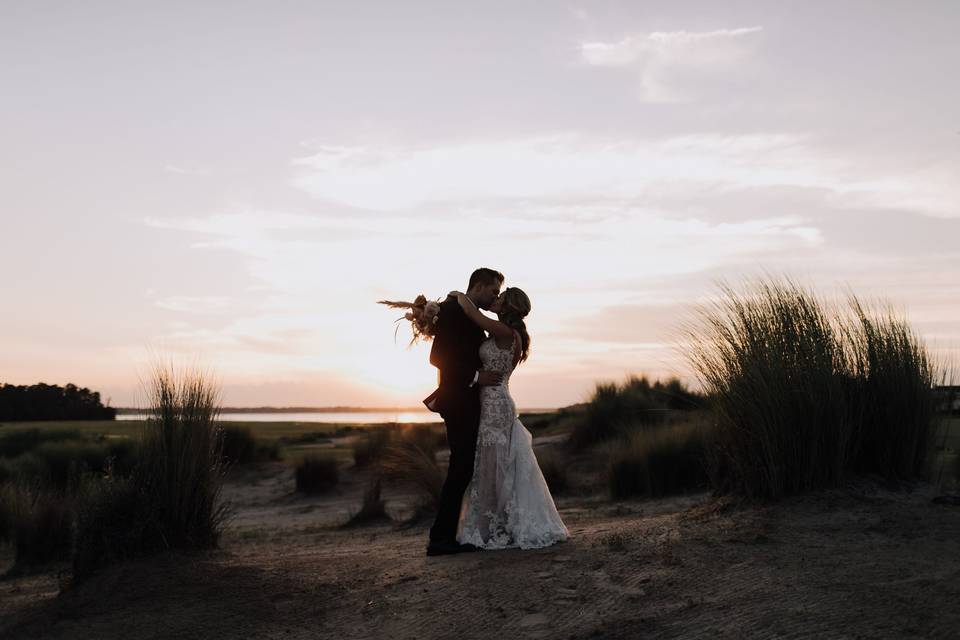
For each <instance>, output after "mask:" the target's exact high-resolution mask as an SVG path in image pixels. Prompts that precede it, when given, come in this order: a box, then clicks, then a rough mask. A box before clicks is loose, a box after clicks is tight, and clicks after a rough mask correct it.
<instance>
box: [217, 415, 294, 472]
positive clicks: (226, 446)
mask: <svg viewBox="0 0 960 640" xmlns="http://www.w3.org/2000/svg"><path fill="white" fill-rule="evenodd" d="M220 438H221V444H220V449H221V451H222V454H223V460H224V462H225V463H226V464H227V465H229V466H233V465H238V464H253V463H255V462H260V461H262V460H279V459H280V443H279V442H277V441H272V442H263V441H261V440H258V439H257V437H256V436H255V435H253V431H252V430H251V429H250V427H246V426H241V425H226V426H224V427H222V428H221V429H220Z"/></svg>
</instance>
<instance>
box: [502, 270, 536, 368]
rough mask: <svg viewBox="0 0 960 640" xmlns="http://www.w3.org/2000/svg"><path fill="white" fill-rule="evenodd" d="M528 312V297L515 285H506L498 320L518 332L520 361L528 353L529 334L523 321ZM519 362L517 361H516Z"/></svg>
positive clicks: (524, 358) (525, 357)
mask: <svg viewBox="0 0 960 640" xmlns="http://www.w3.org/2000/svg"><path fill="white" fill-rule="evenodd" d="M529 313H530V298H528V297H527V294H525V293H524V292H523V291H522V290H520V289H518V288H516V287H507V288H506V289H504V290H503V306H502V307H501V309H500V313H499V316H500V322H502V323H504V324H505V325H507V326H508V327H512V328H514V329H516V330H517V333H519V334H520V362H523V361H524V360H526V359H527V356H529V355H530V334H529V333H527V325H526V323H525V322H524V321H523V319H524V318H526V317H527V314H529ZM518 364H519V363H518Z"/></svg>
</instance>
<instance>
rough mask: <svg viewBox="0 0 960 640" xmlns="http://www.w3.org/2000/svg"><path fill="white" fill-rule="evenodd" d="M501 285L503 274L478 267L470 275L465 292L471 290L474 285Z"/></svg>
mask: <svg viewBox="0 0 960 640" xmlns="http://www.w3.org/2000/svg"><path fill="white" fill-rule="evenodd" d="M478 284H479V285H488V284H503V274H502V273H500V272H499V271H494V270H493V269H487V268H486V267H480V268H479V269H477V270H476V271H474V272H473V273H471V274H470V284H468V285H467V291H469V290H470V289H473V287H474V286H475V285H478Z"/></svg>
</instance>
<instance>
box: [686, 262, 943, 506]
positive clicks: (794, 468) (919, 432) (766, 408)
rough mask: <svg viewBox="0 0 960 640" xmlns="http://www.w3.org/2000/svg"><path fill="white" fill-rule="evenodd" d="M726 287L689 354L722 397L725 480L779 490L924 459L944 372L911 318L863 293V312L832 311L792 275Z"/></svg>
mask: <svg viewBox="0 0 960 640" xmlns="http://www.w3.org/2000/svg"><path fill="white" fill-rule="evenodd" d="M722 293H723V295H722V297H721V299H720V301H719V302H717V303H716V304H714V305H712V306H709V307H706V308H704V309H702V311H701V321H702V323H701V326H700V327H698V328H696V329H694V330H693V332H692V334H691V338H692V349H691V351H690V353H689V359H690V361H691V364H692V365H693V368H694V369H695V370H696V371H697V372H698V374H699V376H700V378H701V381H702V383H703V385H704V388H706V389H707V391H708V393H709V396H710V398H711V400H712V404H713V410H714V414H715V422H716V447H715V450H714V452H715V455H713V456H712V460H713V465H712V469H711V475H712V477H713V479H714V483H715V486H716V488H717V489H718V490H721V491H733V492H737V493H741V494H744V495H746V496H749V497H763V498H775V497H779V496H781V495H784V494H789V493H797V492H802V491H808V490H812V489H819V488H824V487H828V486H836V485H837V484H838V483H839V482H840V481H841V480H842V479H843V478H844V477H845V476H846V475H847V474H848V473H849V472H850V471H852V470H855V469H857V470H878V471H880V470H883V469H884V468H885V467H884V465H888V464H889V465H890V466H889V467H888V468H887V469H886V471H884V472H885V473H888V474H892V475H897V476H901V475H913V474H916V473H917V472H919V471H920V470H921V468H922V467H923V466H924V464H925V463H926V456H927V449H926V448H925V447H923V446H921V445H920V444H919V443H920V442H922V441H926V439H927V436H928V434H929V433H931V432H932V426H931V424H930V423H931V422H932V413H931V412H930V411H929V410H928V403H929V402H932V400H930V401H928V399H927V398H928V396H930V394H932V387H931V386H929V385H930V383H931V382H932V380H933V376H932V373H931V372H930V369H929V362H928V359H927V357H926V351H925V348H924V347H923V346H922V344H921V343H920V342H919V340H918V339H917V338H916V337H915V336H913V334H912V333H911V332H910V331H909V328H908V327H907V325H906V323H905V322H903V321H900V320H897V319H895V318H893V317H891V316H886V317H881V318H880V319H874V318H872V317H870V316H868V315H867V314H865V313H864V312H863V309H862V307H861V306H860V305H859V303H857V301H856V299H855V298H851V311H852V313H848V314H847V315H842V314H840V315H831V314H830V313H828V311H827V310H826V307H825V305H824V304H823V303H821V302H820V301H819V299H818V298H817V297H816V296H815V295H814V294H813V293H811V292H810V291H808V290H806V289H803V288H801V287H799V286H798V285H796V284H794V283H793V282H791V281H789V280H786V281H775V280H762V281H759V282H758V283H756V284H754V285H753V286H752V287H750V288H749V289H748V290H747V292H746V293H745V294H740V293H738V292H736V291H734V290H733V289H731V288H730V287H728V286H723V287H722ZM894 423H896V424H894ZM898 449H901V450H904V452H903V453H901V454H897V453H895V451H896V450H898ZM894 459H897V461H896V462H893V461H894ZM891 463H892V464H891Z"/></svg>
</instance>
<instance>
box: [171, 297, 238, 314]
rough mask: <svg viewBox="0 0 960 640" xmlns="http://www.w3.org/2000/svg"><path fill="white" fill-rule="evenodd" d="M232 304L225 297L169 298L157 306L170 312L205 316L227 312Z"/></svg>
mask: <svg viewBox="0 0 960 640" xmlns="http://www.w3.org/2000/svg"><path fill="white" fill-rule="evenodd" d="M231 302H232V301H231V299H230V298H227V297H225V296H168V297H166V298H163V299H161V300H157V301H156V303H155V304H156V305H157V306H158V307H160V308H161V309H167V310H168V311H180V312H185V313H201V314H205V313H223V312H226V311H227V310H228V309H229V308H230V305H231Z"/></svg>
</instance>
